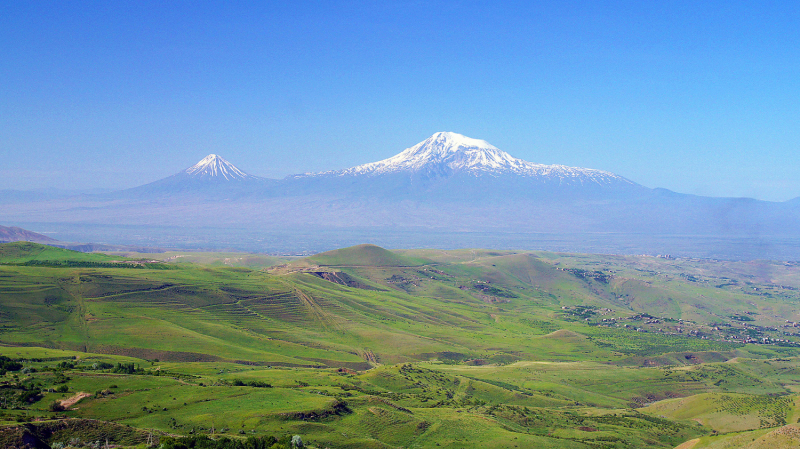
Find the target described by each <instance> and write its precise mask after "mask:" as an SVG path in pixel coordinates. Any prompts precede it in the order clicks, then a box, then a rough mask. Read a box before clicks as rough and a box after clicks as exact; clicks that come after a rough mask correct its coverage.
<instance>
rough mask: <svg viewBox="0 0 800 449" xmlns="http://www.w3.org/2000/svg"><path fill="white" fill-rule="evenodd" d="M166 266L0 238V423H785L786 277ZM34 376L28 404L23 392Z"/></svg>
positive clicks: (777, 268) (336, 431)
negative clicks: (71, 402) (73, 399)
mask: <svg viewBox="0 0 800 449" xmlns="http://www.w3.org/2000/svg"><path fill="white" fill-rule="evenodd" d="M170 257H172V256H170ZM231 258H233V259H236V257H235V255H230V257H228V255H226V260H227V259H231ZM179 260H180V259H176V258H174V259H171V262H164V261H154V260H136V259H129V258H122V257H119V256H108V255H103V254H84V253H77V252H73V251H68V250H62V249H58V248H51V247H46V246H42V245H37V244H31V243H12V244H5V245H0V319H2V321H0V323H1V327H0V344H1V345H2V346H0V354H2V355H5V356H8V357H9V358H11V359H21V360H27V361H26V362H24V363H23V365H25V366H26V367H29V368H32V369H33V370H36V371H37V372H30V371H31V370H29V372H28V373H27V374H26V375H27V376H28V377H25V376H22V377H20V376H19V373H18V372H11V371H9V372H8V373H7V374H6V377H5V380H4V381H3V382H4V384H3V385H5V387H3V388H6V390H4V391H6V392H7V393H8V394H7V400H6V404H16V405H14V406H13V407H7V408H6V409H5V411H3V413H4V414H3V415H2V416H5V417H6V418H5V419H7V420H8V421H16V420H19V419H22V417H23V416H41V417H50V418H53V417H57V416H67V417H70V416H71V417H75V418H93V419H101V420H104V421H108V422H114V423H122V424H130V425H132V426H134V427H136V428H152V429H157V430H158V431H159V432H163V434H162V436H163V435H166V434H173V435H197V434H198V433H210V430H211V428H212V427H213V428H214V429H215V433H217V434H219V435H224V436H228V437H230V438H234V439H236V438H241V437H242V435H243V434H241V433H239V430H240V429H245V434H244V436H247V433H246V432H249V431H254V432H256V435H266V434H270V435H276V436H280V435H281V434H283V433H287V432H290V433H297V434H302V435H304V436H307V437H308V438H310V439H311V441H317V443H318V445H319V447H325V446H328V447H434V446H437V445H439V446H445V447H448V446H449V447H466V446H469V444H468V442H469V441H481V442H485V443H486V446H487V447H491V446H496V447H507V446H508V445H512V446H513V444H511V442H512V441H515V440H514V439H517V440H516V444H518V445H519V446H520V447H524V446H525V445H528V446H530V445H537V446H540V447H674V446H677V445H678V444H680V443H682V442H683V441H686V440H689V439H692V438H695V437H702V438H701V439H700V440H698V444H705V443H703V441H705V440H703V438H706V437H704V436H703V435H711V434H712V432H716V433H717V434H719V433H721V432H755V431H761V430H762V429H771V428H775V429H777V428H778V427H780V426H785V425H787V424H789V423H792V422H794V421H793V420H796V418H795V413H796V409H797V407H796V404H795V402H796V393H797V392H798V391H800V381H799V380H798V379H800V378H799V377H797V376H795V374H796V373H797V372H799V371H798V370H800V363H798V358H797V356H798V355H800V354H799V353H800V349H798V348H799V347H800V346H798V343H800V338H799V337H798V335H796V333H795V332H794V331H795V330H796V329H797V328H796V327H794V326H795V325H794V322H795V321H796V320H800V317H796V316H795V314H796V313H797V312H796V311H797V310H798V309H797V304H798V302H800V293H799V291H798V288H800V267H797V266H794V265H792V264H785V263H773V262H759V263H754V262H753V263H747V262H712V261H705V260H671V259H659V258H653V257H633V256H597V255H569V254H555V253H545V252H516V251H485V250H458V251H440V250H413V251H412V250H405V251H388V250H386V249H383V248H379V247H376V246H373V245H359V246H356V247H350V248H345V249H341V250H337V251H331V252H328V253H323V254H319V255H316V256H312V257H309V258H306V259H302V260H298V261H294V262H289V263H287V264H284V265H277V266H273V267H269V268H263V269H257V268H248V267H246V266H225V265H203V264H196V263H188V262H179V263H177V262H178V261H179ZM747 342H751V343H747ZM753 342H755V343H753ZM756 343H757V344H756ZM59 360H60V361H71V362H70V363H71V364H73V365H74V366H72V367H65V368H61V369H57V368H54V364H55V362H56V361H59ZM100 362H102V363H101V364H99V365H98V363H100ZM59 363H60V362H59ZM105 363H108V364H109V365H111V367H106V365H104V364H105ZM117 363H135V364H137V366H138V367H139V368H142V369H143V372H141V373H135V372H134V373H131V372H113V370H114V369H116V368H113V367H114V366H116V365H115V364H117ZM104 367H105V368H104ZM161 373H164V374H167V373H169V375H168V376H166V377H162V376H159V374H161ZM13 376H16V378H15V377H13ZM59 376H62V377H59ZM108 376H112V377H113V378H114V380H113V382H111V381H110V380H109V379H108ZM63 378H69V379H70V380H68V381H66V382H64V383H60V384H59V383H57V382H56V381H57V380H60V379H63ZM25 379H28V380H27V381H26V380H25ZM25 382H28V384H25ZM37 382H38V383H39V384H41V387H30V388H40V389H42V393H41V395H40V396H41V398H40V399H39V400H37V401H34V402H29V403H21V402H19V401H18V400H16V399H14V398H18V397H21V396H19V395H21V394H23V393H24V392H25V391H29V390H27V388H29V386H30V385H34V386H35V385H36V384H37ZM112 383H116V385H118V389H122V390H123V391H119V390H114V389H112V390H113V391H114V393H113V395H110V394H105V395H103V394H99V395H98V394H95V393H92V392H96V391H99V390H103V389H108V388H107V387H108V385H106V384H109V385H110V384H112ZM261 384H269V385H271V386H272V388H267V389H264V388H263V387H259V386H258V385H261ZM25 385H29V386H25ZM59 385H67V387H68V392H65V393H58V392H49V391H47V392H45V390H47V389H48V388H49V389H53V390H57V388H60V387H58V386H59ZM208 385H212V387H208ZM153 388H159V389H160V388H163V389H165V390H164V391H170V393H169V394H167V395H166V396H164V397H163V398H161V397H156V396H152V397H151V396H148V395H149V393H148V391H151V390H152V389H153ZM12 390H13V391H14V395H17V396H13V395H11V393H10V392H11V391H12ZM81 391H86V392H90V393H92V397H87V398H85V399H82V400H81V404H84V405H83V406H81V407H80V408H79V409H77V410H66V411H62V412H51V411H48V404H49V403H51V402H52V401H54V400H56V399H57V398H59V397H65V398H66V397H68V396H70V395H69V394H68V393H73V394H75V393H79V392H81ZM173 391H174V393H173ZM123 392H124V394H123ZM240 393H242V394H244V393H246V394H247V396H246V397H247V398H252V401H253V402H252V404H250V403H249V401H250V399H248V401H246V403H242V402H241V401H240V400H237V399H236V398H237V397H239V396H237V395H239V394H240ZM58 394H61V396H58ZM287 395H288V396H287ZM12 396H13V397H12ZM167 396H169V397H172V396H174V397H175V399H174V400H172V399H170V400H169V401H167V400H166V399H165V398H166V397H167ZM4 397H5V396H4ZM282 397H285V398H290V399H287V400H284V399H281V398H282ZM180 398H185V399H180ZM198 398H206V399H209V400H210V401H212V402H213V404H208V405H204V402H197V400H199V399H198ZM709 398H711V399H709ZM770 398H771V399H770ZM776 398H777V399H776ZM123 399H124V400H123ZM710 400H713V401H722V403H723V404H722V405H720V406H719V407H717V408H714V407H711V406H709V405H708V401H710ZM15 401H16V402H15ZM170 401H172V402H170ZM202 401H205V399H202ZM659 401H663V402H659ZM737 401H738V402H737ZM776 401H777V402H776ZM162 402H163V403H164V404H162ZM738 403H742V404H751V405H747V406H738V405H733V404H738ZM0 404H2V401H0ZM137 404H139V405H137ZM141 404H145V405H141ZM147 404H151V405H153V407H154V406H155V405H157V406H158V407H157V408H155V409H152V410H151V408H152V407H151V405H147ZM753 404H754V405H753ZM212 405H213V407H212ZM761 405H764V407H761ZM14 407H17V408H16V409H15V408H14ZM142 407H145V408H148V410H151V411H150V412H144V413H142V411H143V410H142ZM209 407H210V408H209ZM215 407H217V408H215ZM720 407H721V408H720ZM748 407H750V408H748ZM759 407H761V408H759ZM162 409H163V410H162ZM717 409H719V410H717ZM259 410H260V411H259ZM765 410H766V411H765ZM134 411H135V413H133V412H134ZM220 411H225V416H229V417H228V418H221V417H220V418H213V417H214V416H219V413H220ZM23 413H24V415H23ZM59 413H60V414H59ZM734 415H735V416H737V417H740V418H736V420H735V422H736V423H738V424H720V422H727V421H729V419H728V418H727V417H730V416H734ZM799 416H800V415H799ZM731 423H733V421H731ZM201 428H202V429H201ZM222 428H225V429H227V430H225V431H222V430H220V429H222ZM663 428H669V429H670V430H669V432H667V433H666V434H665V433H663V432H661V430H660V429H663ZM192 429H194V430H195V431H194V432H192V433H189V430H192ZM203 429H204V430H203ZM387 429H397V430H392V431H389V430H387ZM787 432H788V431H787ZM251 434H252V432H251ZM219 435H217V436H219ZM0 438H2V436H0ZM9 438H11V437H9ZM48 438H49V439H48ZM120 438H122V437H120ZM126 438H128V437H126ZM130 438H133V437H130ZM40 439H41V441H43V444H49V443H54V442H57V441H55V440H53V438H51V437H47V438H45V437H41V438H40ZM126 441H127V440H126ZM165 441H167V440H165ZM698 447H701V446H698Z"/></svg>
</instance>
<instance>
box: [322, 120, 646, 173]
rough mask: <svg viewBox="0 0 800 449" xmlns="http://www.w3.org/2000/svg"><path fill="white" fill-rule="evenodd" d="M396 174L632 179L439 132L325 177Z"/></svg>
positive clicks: (451, 133) (455, 134)
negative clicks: (525, 156)
mask: <svg viewBox="0 0 800 449" xmlns="http://www.w3.org/2000/svg"><path fill="white" fill-rule="evenodd" d="M393 173H409V174H413V173H437V174H439V175H441V174H455V173H466V174H469V175H473V176H484V175H488V176H503V175H515V176H522V177H528V178H537V179H538V180H539V181H542V182H547V183H555V184H572V185H575V184H600V185H607V184H625V185H634V183H633V182H631V181H629V180H627V179H625V178H623V177H621V176H618V175H615V174H613V173H609V172H606V171H602V170H594V169H589V168H580V167H568V166H565V165H545V164H536V163H533V162H528V161H525V160H522V159H518V158H515V157H513V156H511V155H510V154H508V153H506V152H505V151H502V150H500V149H498V148H497V147H495V146H493V145H491V144H490V143H488V142H486V141H485V140H480V139H473V138H470V137H466V136H463V135H461V134H457V133H453V132H438V133H436V134H434V135H432V136H431V137H429V138H427V139H425V140H424V141H422V142H420V143H418V144H416V145H414V146H413V147H411V148H407V149H405V150H404V151H402V152H400V153H399V154H397V155H395V156H392V157H390V158H388V159H384V160H382V161H377V162H371V163H368V164H363V165H359V166H356V167H352V168H348V169H345V170H339V171H330V172H325V173H320V174H319V175H325V176H331V175H333V176H358V175H367V176H376V175H385V174H393Z"/></svg>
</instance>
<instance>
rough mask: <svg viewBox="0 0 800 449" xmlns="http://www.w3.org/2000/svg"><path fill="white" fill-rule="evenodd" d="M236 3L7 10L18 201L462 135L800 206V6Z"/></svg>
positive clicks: (294, 163) (6, 69)
mask: <svg viewBox="0 0 800 449" xmlns="http://www.w3.org/2000/svg"><path fill="white" fill-rule="evenodd" d="M226 3H235V6H230V5H228V4H226ZM226 3H224V2H219V3H212V2H180V1H171V2H155V1H154V2H146V1H136V2H129V3H126V2H122V1H115V2H90V1H79V2H69V1H53V2H46V1H40V2H26V1H21V0H19V1H7V2H1V3H0V51H2V54H3V57H2V58H0V153H2V154H1V155H0V156H2V159H1V160H2V161H3V163H2V165H0V189H3V188H19V189H31V188H42V187H59V188H75V189H86V188H92V187H101V188H125V187H132V186H135V185H139V184H142V183H145V182H150V181H153V180H156V179H159V178H162V177H165V176H168V175H171V174H173V173H175V172H177V171H178V170H181V169H182V168H185V167H187V166H189V165H192V164H193V163H194V162H196V161H197V160H199V159H201V158H202V157H204V156H205V155H206V154H208V153H217V154H220V155H222V156H223V157H225V158H227V159H228V160H230V161H231V162H233V163H234V164H236V165H237V166H239V167H240V168H241V169H243V170H245V171H247V172H250V173H253V174H257V175H262V176H268V177H275V178H280V177H283V176H286V175H288V174H292V173H299V172H306V171H321V170H329V169H338V168H345V167H349V166H353V165H357V164H361V163H365V162H370V161H374V160H378V159H383V158H386V157H389V156H391V155H393V154H395V153H397V152H399V151H401V150H403V149H404V148H407V147H409V146H412V145H414V144H415V143H417V142H419V141H421V140H424V139H425V138H427V137H428V136H429V135H431V134H433V133H434V132H437V131H454V132H458V133H461V134H465V135H467V136H470V137H475V138H480V139H484V140H487V141H489V142H490V143H492V144H493V145H495V146H497V147H499V148H501V149H503V150H505V151H507V152H509V153H511V154H512V155H513V156H516V157H519V158H522V159H525V160H529V161H533V162H540V163H548V164H556V163H557V164H566V165H572V166H582V167H590V168H598V169H603V170H608V171H612V172H614V173H617V174H620V175H623V176H625V177H628V178H630V179H632V180H634V181H636V182H638V183H641V184H644V185H646V186H648V187H665V188H669V189H672V190H675V191H679V192H685V193H695V194H702V195H713V196H748V197H755V198H760V199H766V200H773V201H783V200H787V199H790V198H794V197H797V196H800V163H798V162H800V76H798V74H800V39H798V38H797V36H798V32H799V31H800V4H798V3H796V2H765V1H760V2H730V1H719V2H699V1H686V2H681V1H676V2H659V3H662V4H650V3H656V2H640V1H630V2H588V1H586V2H570V1H553V2H531V1H529V2H502V1H501V2H493V3H491V4H489V2H472V1H397V2H388V1H387V2H381V1H342V2H303V1H299V2H252V3H248V2H245V1H241V2H226Z"/></svg>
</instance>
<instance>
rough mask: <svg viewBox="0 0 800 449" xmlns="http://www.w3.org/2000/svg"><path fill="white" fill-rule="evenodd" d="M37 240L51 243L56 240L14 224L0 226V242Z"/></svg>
mask: <svg viewBox="0 0 800 449" xmlns="http://www.w3.org/2000/svg"><path fill="white" fill-rule="evenodd" d="M18 241H26V242H38V243H53V242H57V240H55V239H52V238H50V237H48V236H46V235H42V234H37V233H35V232H32V231H28V230H27V229H22V228H18V227H16V226H11V227H6V226H0V243H5V242H18Z"/></svg>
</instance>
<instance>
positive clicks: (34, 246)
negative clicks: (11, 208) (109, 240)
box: [0, 242, 119, 263]
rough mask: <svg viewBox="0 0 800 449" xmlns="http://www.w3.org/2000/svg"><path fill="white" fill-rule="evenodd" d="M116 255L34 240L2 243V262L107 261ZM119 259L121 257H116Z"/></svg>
mask: <svg viewBox="0 0 800 449" xmlns="http://www.w3.org/2000/svg"><path fill="white" fill-rule="evenodd" d="M114 259H115V257H113V256H109V255H106V254H97V253H82V252H79V251H72V250H69V249H64V248H56V247H54V246H47V245H42V244H39V243H32V242H12V243H4V244H0V263H25V262H30V261H39V262H66V261H75V262H107V261H110V260H114ZM116 259H119V258H116Z"/></svg>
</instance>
